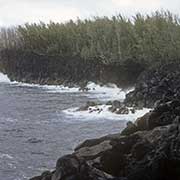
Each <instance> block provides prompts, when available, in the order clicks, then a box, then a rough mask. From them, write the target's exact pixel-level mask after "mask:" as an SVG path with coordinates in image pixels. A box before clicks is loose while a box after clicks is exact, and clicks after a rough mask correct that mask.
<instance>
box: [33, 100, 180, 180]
mask: <svg viewBox="0 0 180 180" xmlns="http://www.w3.org/2000/svg"><path fill="white" fill-rule="evenodd" d="M179 108H180V101H178V100H171V101H169V102H166V103H163V104H159V105H157V107H156V108H155V109H154V110H153V111H151V112H149V113H148V114H146V115H145V116H143V117H141V118H139V119H137V120H136V122H135V123H132V122H129V123H128V126H127V128H126V129H125V130H123V131H122V132H121V133H119V134H113V135H108V136H104V137H102V138H99V139H91V140H86V141H85V142H84V143H82V144H80V145H79V146H78V147H77V148H75V150H74V152H73V153H72V154H71V155H66V156H64V157H61V158H60V159H59V160H58V161H57V165H56V170H55V171H54V172H51V173H50V172H46V173H43V174H42V175H41V176H38V177H35V178H33V179H31V180H169V179H173V180H179V179H180V173H179V172H180V168H179V167H180V111H178V109H179Z"/></svg>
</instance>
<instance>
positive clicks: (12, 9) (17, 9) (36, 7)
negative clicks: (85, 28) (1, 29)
mask: <svg viewBox="0 0 180 180" xmlns="http://www.w3.org/2000/svg"><path fill="white" fill-rule="evenodd" d="M158 9H164V10H167V9H168V10H170V11H171V12H172V13H175V14H180V11H179V9H180V0H0V26H13V25H18V24H24V23H26V22H29V23H32V22H39V21H43V22H49V21H50V20H52V21H55V22H65V21H68V20H70V19H72V20H76V19H77V18H81V19H84V18H90V17H92V16H104V15H106V16H111V15H116V14H118V13H121V14H123V15H124V16H127V17H130V16H133V15H134V14H135V13H137V12H141V13H150V12H152V11H156V10H158Z"/></svg>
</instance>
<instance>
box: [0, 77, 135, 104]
mask: <svg viewBox="0 0 180 180" xmlns="http://www.w3.org/2000/svg"><path fill="white" fill-rule="evenodd" d="M0 83H10V84H11V85H13V86H20V87H32V88H33V87H35V88H41V89H43V90H44V91H47V92H49V93H79V94H80V95H81V94H83V95H84V96H88V98H95V99H100V100H115V99H118V100H122V101H123V100H124V99H125V96H126V94H127V92H129V91H131V90H132V89H129V90H127V91H123V90H122V89H121V88H118V87H117V86H116V85H115V84H108V85H103V86H101V85H99V84H95V83H93V82H89V83H88V84H87V90H88V91H87V92H83V91H82V90H80V88H79V87H77V86H76V87H67V86H64V85H40V84H29V83H22V82H17V81H13V82H12V81H10V79H9V78H8V76H7V75H5V74H3V73H0Z"/></svg>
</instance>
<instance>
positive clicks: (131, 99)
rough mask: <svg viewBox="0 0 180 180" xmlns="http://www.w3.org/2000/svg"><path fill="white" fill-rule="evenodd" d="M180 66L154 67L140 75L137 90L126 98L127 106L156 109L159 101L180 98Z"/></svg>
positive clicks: (176, 64)
mask: <svg viewBox="0 0 180 180" xmlns="http://www.w3.org/2000/svg"><path fill="white" fill-rule="evenodd" d="M179 77H180V64H179V63H170V64H165V65H160V66H157V67H153V68H151V69H149V70H148V71H145V72H144V73H142V74H141V75H140V77H139V78H138V80H137V83H136V86H135V90H134V91H133V92H131V93H129V94H127V96H126V100H125V103H126V105H127V106H140V107H150V108H152V107H154V106H155V104H156V103H158V101H163V102H166V101H169V100H171V99H177V98H178V99H179V97H180V78H179Z"/></svg>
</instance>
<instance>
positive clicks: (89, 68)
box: [0, 50, 143, 86]
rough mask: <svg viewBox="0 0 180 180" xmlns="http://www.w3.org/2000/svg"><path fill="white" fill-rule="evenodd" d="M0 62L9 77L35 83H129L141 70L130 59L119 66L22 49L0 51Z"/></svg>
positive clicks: (125, 84)
mask: <svg viewBox="0 0 180 180" xmlns="http://www.w3.org/2000/svg"><path fill="white" fill-rule="evenodd" d="M0 65H1V67H0V68H1V70H2V71H3V72H5V73H6V74H8V76H9V77H10V79H11V80H16V81H23V82H28V83H31V82H32V83H39V84H61V83H72V84H73V83H74V84H80V83H82V82H84V83H85V82H88V81H94V82H100V83H115V84H117V85H119V86H131V85H133V84H134V83H135V81H136V79H137V77H138V76H139V74H140V73H141V72H142V71H143V68H142V67H141V66H139V65H138V64H137V63H135V62H133V61H132V62H131V63H129V64H128V63H126V64H124V65H123V66H122V65H120V64H118V63H113V64H103V63H101V61H100V60H98V59H91V60H84V59H82V58H80V57H78V56H74V57H61V56H47V55H39V54H37V53H33V52H30V51H23V50H3V51H1V53H0Z"/></svg>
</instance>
